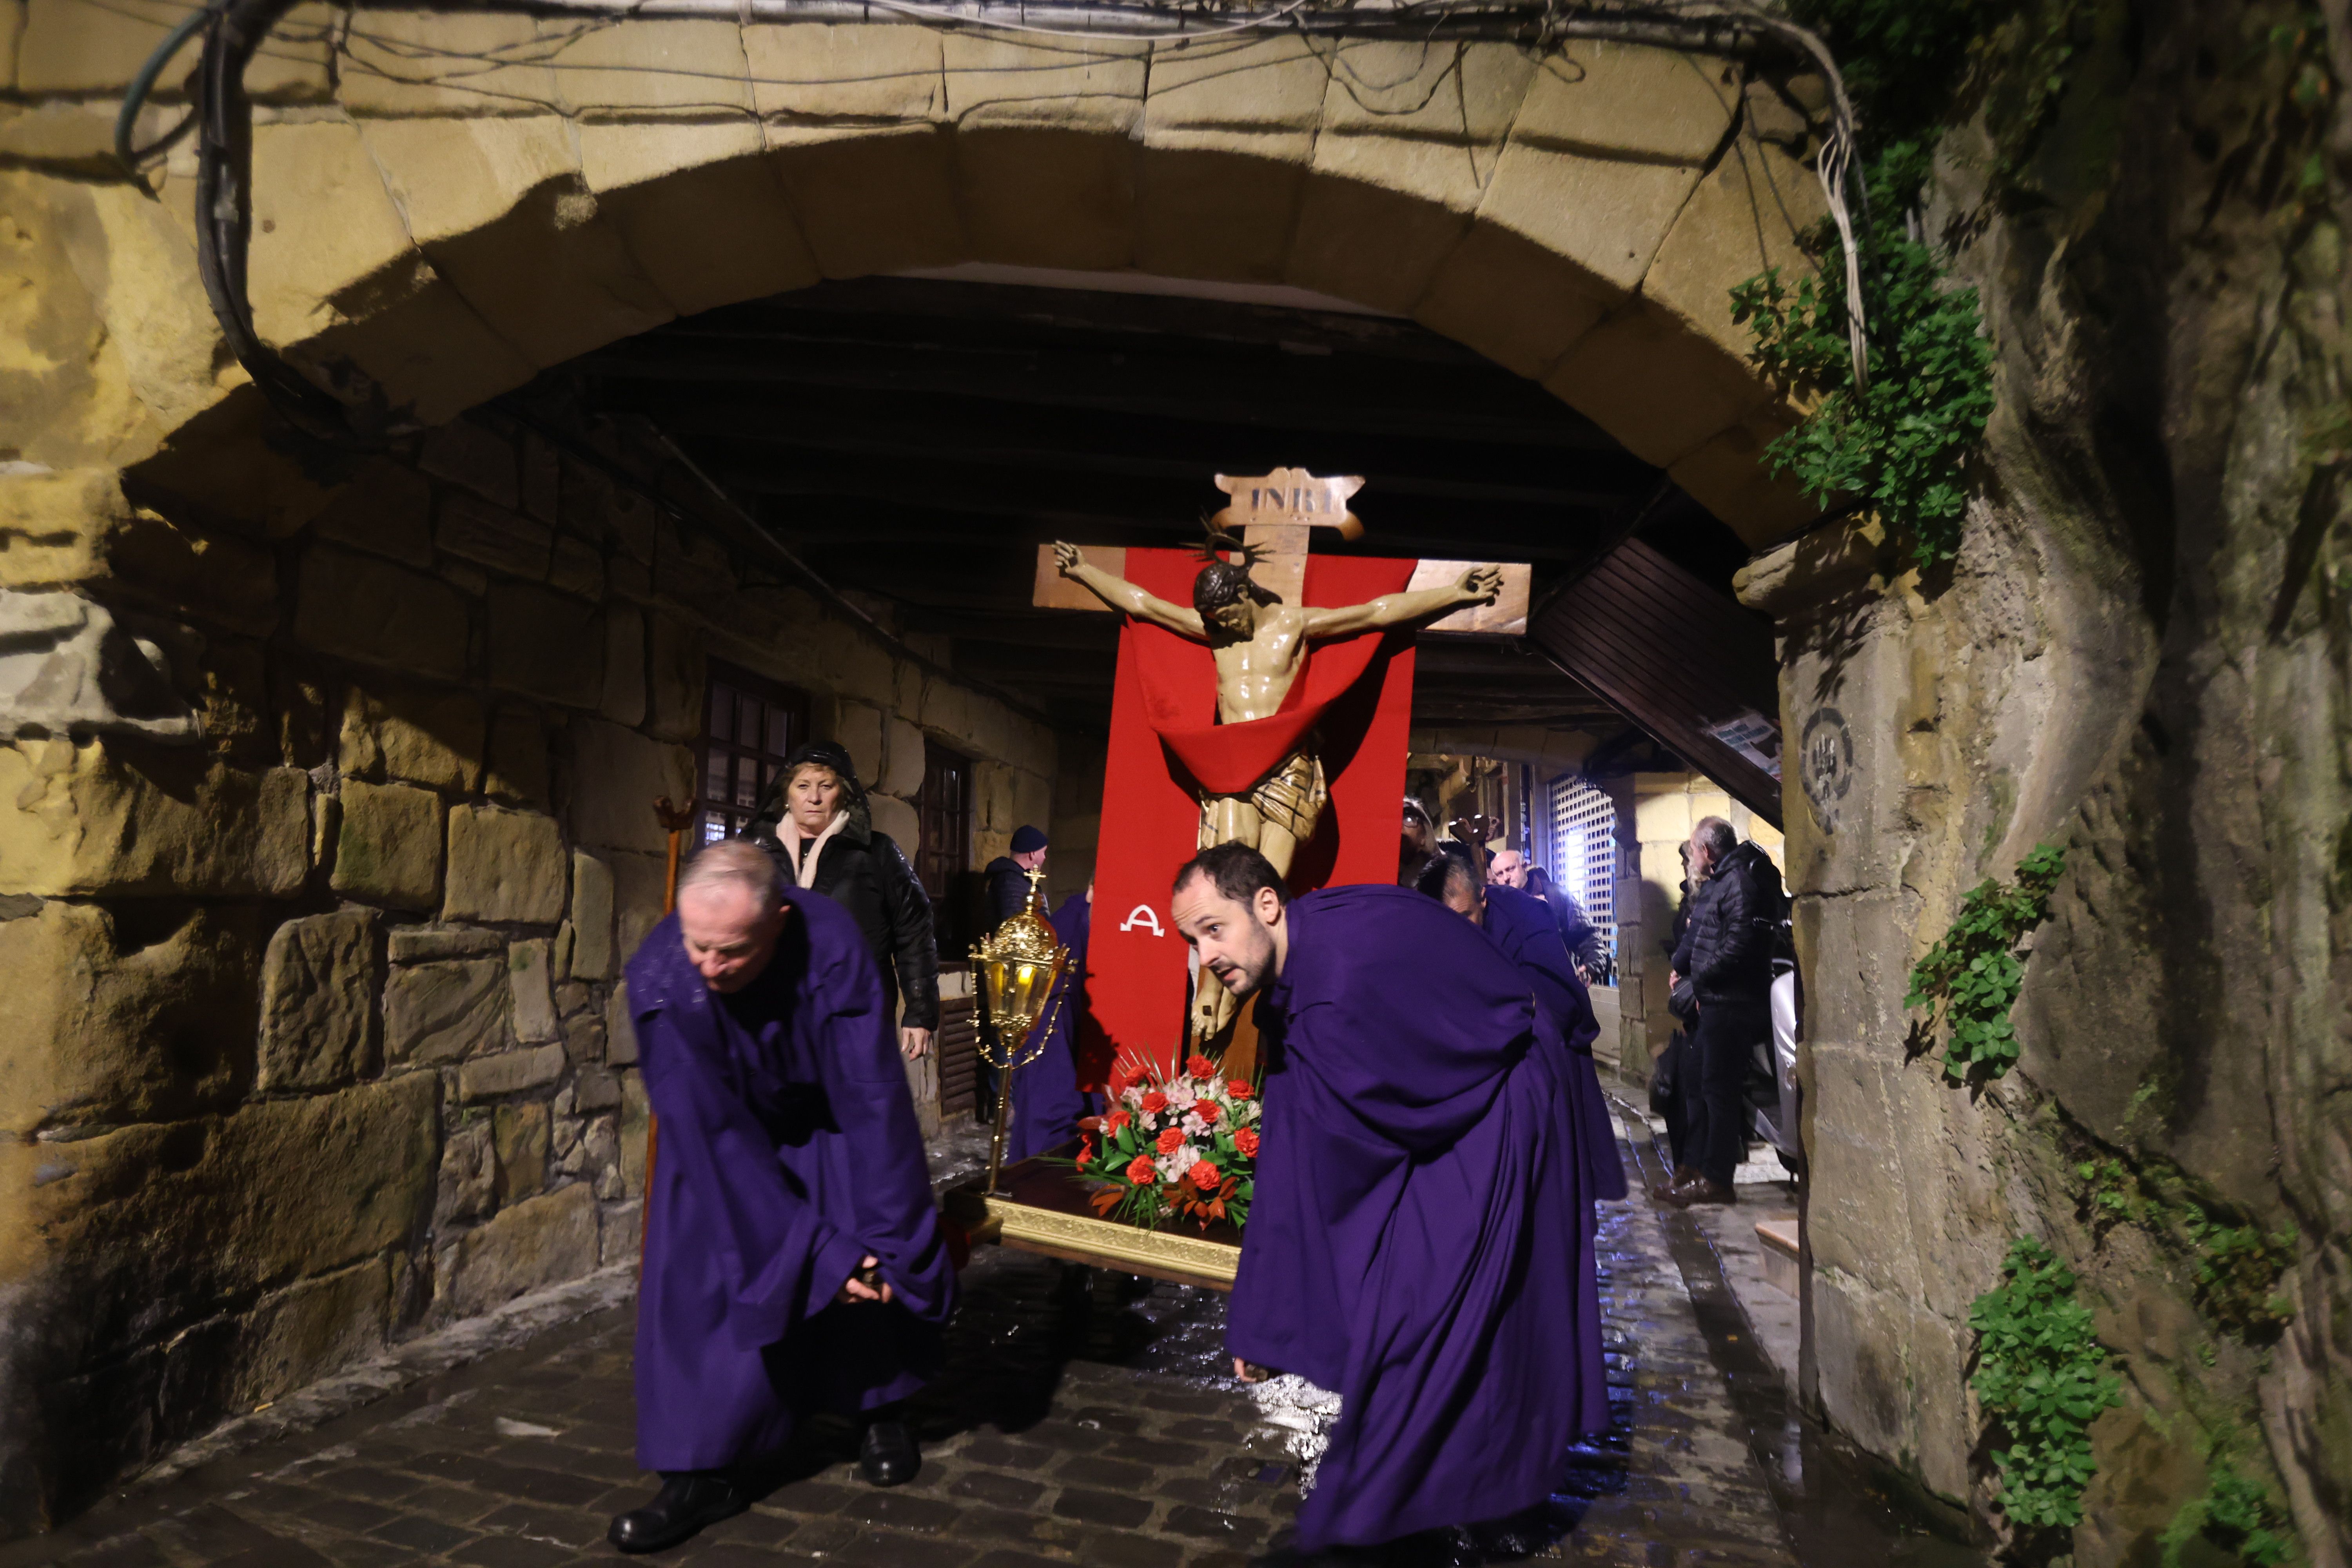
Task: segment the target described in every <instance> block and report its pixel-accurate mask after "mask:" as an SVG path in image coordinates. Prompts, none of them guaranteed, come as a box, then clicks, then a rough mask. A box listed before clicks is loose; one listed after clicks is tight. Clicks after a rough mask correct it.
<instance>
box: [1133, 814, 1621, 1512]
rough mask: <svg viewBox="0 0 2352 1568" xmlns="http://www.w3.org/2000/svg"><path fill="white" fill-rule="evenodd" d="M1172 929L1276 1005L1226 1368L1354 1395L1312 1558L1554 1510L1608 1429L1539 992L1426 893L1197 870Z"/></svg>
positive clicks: (1569, 1135) (1256, 862)
mask: <svg viewBox="0 0 2352 1568" xmlns="http://www.w3.org/2000/svg"><path fill="white" fill-rule="evenodd" d="M1170 913H1171V916H1173V918H1174V921H1175V924H1176V928H1177V930H1179V931H1181V932H1182V933H1183V935H1184V938H1185V940H1186V941H1187V942H1191V943H1192V946H1193V948H1194V949H1195V950H1196V951H1197V952H1199V953H1200V956H1201V963H1202V968H1203V969H1205V970H1206V971H1207V972H1208V973H1212V974H1213V975H1215V976H1216V977H1217V978H1218V979H1219V980H1220V981H1222V982H1223V984H1224V985H1225V986H1226V988H1227V989H1228V990H1230V991H1232V992H1233V993H1234V994H1235V995H1237V996H1247V995H1253V994H1259V995H1262V996H1263V998H1264V1000H1263V1001H1261V1002H1260V1003H1259V1005H1258V1009H1257V1026H1258V1036H1259V1046H1260V1049H1261V1052H1262V1059H1263V1060H1264V1061H1265V1064H1266V1079H1265V1121H1264V1122H1263V1124H1262V1126H1261V1129H1260V1132H1261V1140H1262V1141H1261V1142H1260V1145H1259V1148H1260V1153H1259V1157H1258V1165H1257V1188H1256V1195H1255V1199H1254V1200H1253V1201H1252V1204H1251V1207H1250V1216H1249V1224H1248V1226H1247V1227H1246V1228H1245V1229H1244V1242H1243V1247H1242V1259H1241V1272H1240V1276H1239V1278H1238V1279H1236V1280H1235V1281H1234V1294H1233V1301H1232V1305H1231V1308H1230V1310H1229V1312H1228V1314H1227V1319H1226V1330H1225V1343H1226V1348H1227V1349H1228V1350H1229V1351H1231V1352H1233V1354H1234V1361H1235V1370H1236V1372H1237V1373H1239V1374H1240V1375H1242V1376H1244V1378H1248V1377H1254V1376H1256V1375H1261V1374H1262V1372H1263V1370H1265V1369H1271V1370H1274V1371H1279V1372H1288V1373H1297V1374H1299V1375H1300V1376H1302V1377H1305V1378H1307V1380H1308V1381H1309V1382H1311V1383H1315V1384H1319V1385H1321V1386H1323V1387H1325V1388H1328V1389H1332V1390H1335V1391H1337V1392H1338V1393H1339V1394H1340V1395H1341V1396H1342V1401H1343V1403H1342V1405H1341V1410H1340V1414H1339V1421H1338V1424H1337V1425H1336V1426H1334V1427H1333V1428H1332V1432H1331V1439H1330V1446H1329V1447H1328V1449H1327V1450H1326V1451H1325V1454H1324V1457H1323V1460H1322V1465H1321V1468H1320V1470H1319V1471H1318V1477H1317V1480H1316V1484H1315V1489H1314V1492H1313V1494H1312V1495H1311V1496H1309V1497H1308V1498H1307V1502H1306V1505H1305V1507H1304V1508H1302V1509H1301V1510H1300V1511H1299V1515H1298V1526H1297V1542H1296V1546H1297V1550H1298V1551H1300V1552H1307V1553H1312V1552H1322V1551H1325V1550H1327V1549H1328V1548H1331V1547H1334V1546H1369V1545H1372V1544H1375V1543H1377V1542H1385V1541H1391V1540H1394V1539H1396V1538H1398V1537H1400V1536H1404V1535H1410V1534H1413V1533H1416V1532H1418V1531H1424V1530H1432V1529H1435V1528H1438V1527H1441V1526H1445V1525H1454V1524H1467V1523H1474V1522H1477V1521H1484V1520H1490V1519H1498V1518H1501V1517H1503V1516H1505V1515H1507V1514H1511V1513H1515V1512H1517V1511H1518V1510H1521V1509H1524V1508H1528V1507H1530V1506H1532V1505H1534V1504H1536V1503H1538V1502H1540V1501H1542V1500H1544V1499H1545V1498H1546V1497H1547V1496H1549V1494H1550V1492H1551V1489H1552V1488H1553V1487H1554V1486H1555V1485H1556V1484H1557V1483H1558V1482H1559V1479H1560V1478H1561V1476H1562V1475H1563V1473H1564V1469H1565V1466H1566V1463H1567V1458H1568V1448H1569V1446H1570V1443H1572V1442H1573V1441H1574V1440H1575V1439H1576V1438H1577V1437H1578V1436H1580V1434H1582V1433H1584V1432H1587V1431H1590V1430H1592V1429H1594V1428H1595V1427H1596V1426H1599V1425H1601V1423H1602V1422H1603V1421H1604V1420H1605V1418H1606V1404H1605V1395H1604V1394H1602V1393H1601V1391H1600V1390H1599V1388H1598V1384H1599V1373H1600V1368H1599V1367H1598V1366H1597V1365H1588V1364H1587V1357H1586V1355H1585V1352H1584V1349H1583V1347H1582V1345H1581V1344H1580V1337H1581V1336H1580V1335H1579V1334H1577V1333H1575V1332H1572V1331H1570V1329H1572V1327H1573V1325H1574V1323H1575V1321H1576V1320H1577V1317H1578V1314H1579V1312H1580V1303H1581V1302H1582V1301H1585V1300H1590V1299H1591V1298H1590V1287H1589V1281H1588V1280H1583V1279H1580V1278H1579V1275H1580V1270H1582V1271H1587V1272H1589V1269H1590V1263H1589V1261H1583V1262H1580V1258H1582V1259H1588V1260H1589V1257H1590V1255H1589V1253H1583V1252H1582V1251H1581V1249H1580V1247H1579V1246H1578V1245H1577V1238H1578V1236H1579V1233H1580V1229H1581V1227H1582V1226H1583V1225H1584V1224H1585V1223H1588V1222H1587V1221H1586V1220H1584V1219H1580V1211H1582V1212H1583V1213H1584V1214H1585V1215H1589V1214H1590V1202H1591V1200H1590V1195H1589V1194H1588V1193H1587V1192H1586V1190H1585V1183H1586V1173H1587V1171H1588V1170H1589V1163H1588V1161H1587V1159H1586V1156H1585V1153H1584V1152H1583V1150H1582V1149H1581V1148H1580V1142H1581V1140H1582V1137H1583V1131H1582V1126H1581V1123H1580V1121H1579V1119H1578V1117H1577V1116H1576V1115H1575V1113H1574V1110H1573V1108H1572V1107H1571V1104H1570V1099H1569V1094H1568V1090H1567V1089H1566V1086H1565V1082H1564V1062H1565V1058H1566V1057H1567V1055H1568V1049H1567V1047H1566V1045H1565V1044H1564V1043H1563V1042H1562V1041H1561V1040H1560V1038H1559V1031H1558V1029H1557V1028H1556V1027H1555V1026H1553V1025H1552V1024H1551V1023H1550V1022H1549V1020H1548V1019H1547V1018H1546V1017H1545V1016H1544V1015H1543V1014H1542V1013H1541V1012H1539V1011H1538V1008H1537V1006H1536V1005H1535V1003H1534V1001H1533V999H1532V998H1531V996H1530V995H1529V987H1528V982H1527V979H1526V977H1525V976H1524V975H1523V974H1522V973H1521V972H1520V971H1519V969H1518V968H1517V966H1516V965H1515V964H1513V963H1511V961H1510V960H1509V959H1507V958H1506V957H1505V956H1504V955H1503V954H1502V953H1501V952H1499V951H1497V950H1496V947H1495V945H1494V944H1493V943H1492V942H1489V941H1488V940H1487V939H1486V937H1485V936H1484V935H1482V934H1481V933H1480V932H1479V931H1477V930H1476V929H1475V928H1474V927H1472V926H1471V925H1470V924H1469V923H1468V922H1466V921H1462V920H1459V919H1457V918H1455V917H1454V915H1452V914H1450V913H1448V912H1447V911H1446V910H1444V908H1443V907H1441V906H1440V905H1438V904H1436V903H1433V902H1432V901H1431V900H1428V899H1425V898H1423V897H1422V896H1421V895H1420V894H1419V893H1417V892H1415V891H1414V890H1412V889H1410V888H1395V887H1343V888H1328V889H1323V890H1321V891H1319V892H1313V893H1308V894H1307V895H1306V896H1304V897H1303V898H1300V899H1297V900H1287V899H1286V897H1285V894H1284V890H1283V888H1282V884H1281V881H1280V879H1277V878H1276V876H1275V874H1274V869H1273V868H1272V867H1271V866H1268V865H1267V864H1266V862H1265V859H1264V858H1263V857H1261V856H1259V855H1257V854H1256V853H1255V851H1253V850H1250V849H1247V848H1245V847H1242V846H1240V845H1234V844H1225V845H1219V846H1217V847H1215V848H1212V849H1204V850H1202V852H1201V853H1200V854H1199V855H1197V856H1195V857H1194V858H1192V861H1191V862H1189V863H1188V864H1187V865H1186V866H1185V868H1184V869H1183V871H1182V872H1181V873H1180V874H1179V876H1178V879H1177V882H1176V888H1175V893H1174V896H1173V898H1172V899H1171V907H1170Z"/></svg>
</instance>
